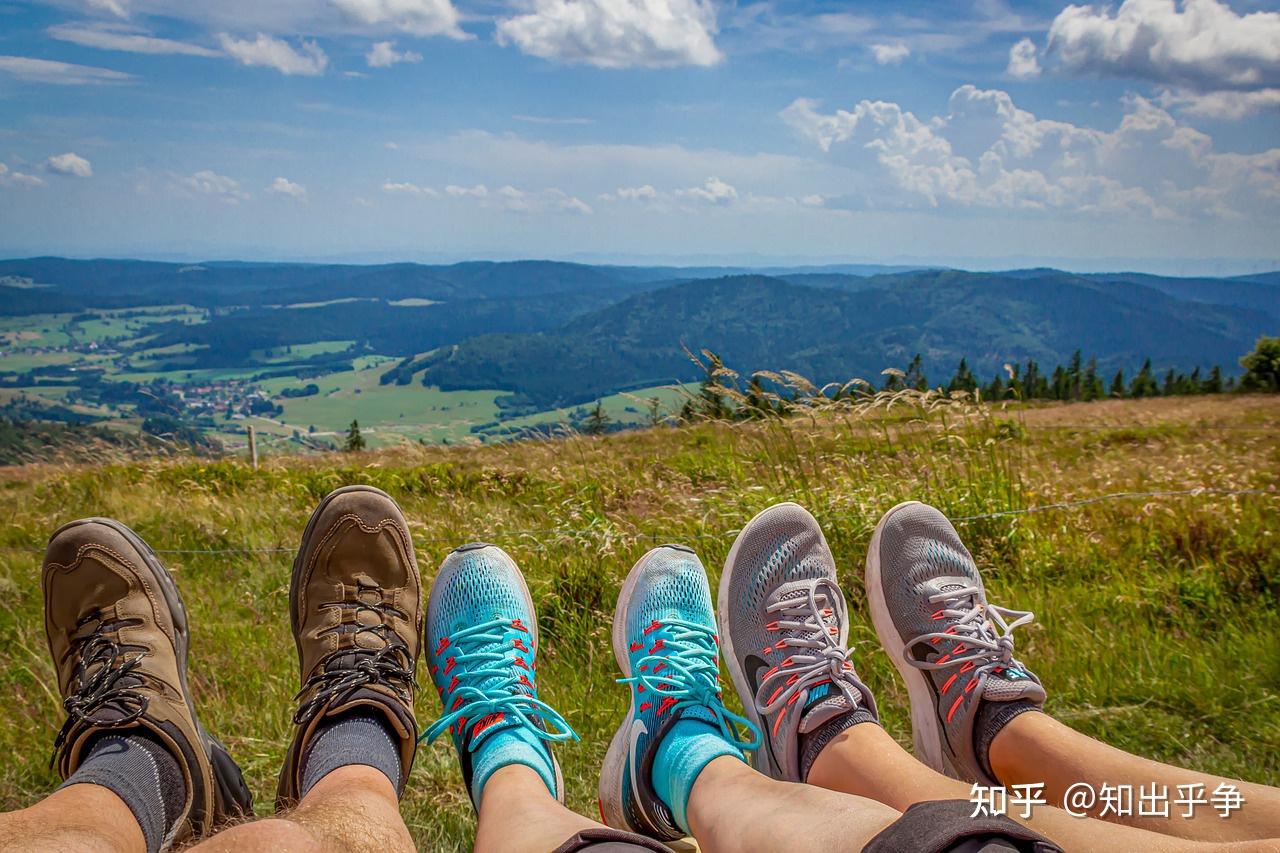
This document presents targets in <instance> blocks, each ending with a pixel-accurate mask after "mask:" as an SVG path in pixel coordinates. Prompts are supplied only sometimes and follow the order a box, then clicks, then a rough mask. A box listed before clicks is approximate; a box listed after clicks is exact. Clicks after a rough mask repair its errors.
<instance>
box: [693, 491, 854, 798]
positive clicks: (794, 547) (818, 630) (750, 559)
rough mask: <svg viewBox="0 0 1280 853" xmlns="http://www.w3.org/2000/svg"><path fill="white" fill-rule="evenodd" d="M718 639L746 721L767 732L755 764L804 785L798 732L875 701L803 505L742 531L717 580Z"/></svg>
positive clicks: (762, 517) (823, 546)
mask: <svg viewBox="0 0 1280 853" xmlns="http://www.w3.org/2000/svg"><path fill="white" fill-rule="evenodd" d="M717 616H718V618H719V622H720V632H721V645H722V647H723V650H724V658H725V662H726V663H727V664H728V666H729V673H730V674H731V675H732V676H733V683H734V686H735V687H737V689H738V696H739V698H741V700H742V705H743V708H744V709H745V710H746V712H747V717H748V718H749V719H750V720H751V721H752V722H753V723H755V724H756V726H757V727H759V729H760V730H761V732H763V736H764V746H762V747H761V748H760V749H758V750H756V752H755V756H754V764H755V766H756V769H758V770H759V771H760V772H761V773H764V774H765V775H767V776H771V777H773V778H775V779H782V780H786V781H791V782H803V781H804V779H803V775H804V768H803V767H802V764H803V756H802V755H801V743H800V741H801V737H800V736H801V735H806V734H809V733H811V732H814V731H815V730H816V729H817V728H818V727H820V726H821V725H822V724H823V723H826V722H827V721H829V720H831V719H833V718H835V717H838V716H839V715H841V714H845V713H849V712H851V711H856V710H858V709H863V710H864V711H865V712H866V713H865V715H864V716H866V717H867V718H868V719H878V717H877V715H876V703H875V699H874V698H872V696H871V691H870V690H868V689H867V686H866V685H865V684H863V683H862V681H861V680H860V679H859V678H858V674H857V672H856V671H855V670H854V667H853V662H852V661H851V660H850V659H849V658H850V651H849V649H848V648H846V646H847V643H848V639H849V619H848V613H847V611H846V609H845V601H844V595H843V594H841V592H840V587H839V586H838V585H837V582H836V565H835V560H834V558H832V556H831V549H830V548H829V547H827V540H826V539H825V538H824V537H823V535H822V529H821V528H820V527H819V526H818V522H817V520H816V519H814V517H813V516H812V515H810V514H809V513H808V511H806V510H805V509H804V508H803V507H801V506H799V505H797V504H793V503H782V504H777V505H776V506H772V507H769V508H768V509H766V510H765V511H764V512H762V513H760V514H759V515H757V516H756V517H755V518H753V519H751V521H750V522H748V524H747V526H746V527H744V528H743V529H742V532H741V533H739V534H738V538H737V539H736V540H735V541H734V543H733V547H732V548H731V549H730V550H729V556H728V558H727V559H726V560H725V565H724V574H722V575H721V576H720V593H719V601H718V606H717Z"/></svg>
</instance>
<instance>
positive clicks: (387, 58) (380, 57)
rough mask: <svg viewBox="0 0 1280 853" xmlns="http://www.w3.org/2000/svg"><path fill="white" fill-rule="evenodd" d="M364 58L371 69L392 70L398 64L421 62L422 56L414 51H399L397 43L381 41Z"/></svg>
mask: <svg viewBox="0 0 1280 853" xmlns="http://www.w3.org/2000/svg"><path fill="white" fill-rule="evenodd" d="M364 58H365V61H366V62H368V63H369V67H370V68H390V67H391V66H392V65H395V64H396V63H397V62H421V61H422V54H420V53H414V52H413V51H412V50H406V51H398V50H396V45H395V42H390V41H380V42H377V43H376V44H374V46H373V47H371V48H370V49H369V52H368V53H366V54H365V57H364Z"/></svg>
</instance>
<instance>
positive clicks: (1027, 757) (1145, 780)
mask: <svg viewBox="0 0 1280 853" xmlns="http://www.w3.org/2000/svg"><path fill="white" fill-rule="evenodd" d="M989 758H990V760H991V768H992V769H993V770H994V771H995V772H996V775H997V777H998V778H999V779H1000V780H1001V781H1002V782H1004V783H1005V784H1006V785H1019V784H1030V783H1038V782H1043V783H1044V784H1045V799H1047V800H1049V802H1056V803H1061V802H1062V801H1063V797H1064V796H1065V795H1066V792H1067V790H1068V789H1069V788H1070V787H1071V786H1072V785H1074V784H1076V783H1081V782H1083V783H1088V784H1089V785H1090V786H1092V788H1093V789H1094V790H1095V791H1096V790H1098V789H1100V788H1101V786H1102V785H1103V784H1107V785H1110V786H1113V787H1115V786H1120V785H1129V786H1132V789H1133V806H1132V811H1133V812H1134V816H1131V817H1125V816H1117V815H1115V814H1114V813H1108V814H1107V815H1106V817H1105V818H1104V819H1105V820H1108V821H1115V822H1116V823H1123V824H1127V825H1129V826H1137V827H1142V828H1143V829H1150V830H1154V831H1156V832H1162V833H1165V834H1166V835H1175V836H1178V837H1181V838H1193V839H1200V840H1205V841H1246V840H1249V839H1258V838H1277V837H1280V789H1277V788H1269V787H1267V786H1265V785H1257V784H1254V783H1251V782H1240V781H1236V780H1233V779H1224V778H1222V777H1220V776H1211V775H1209V774H1207V773H1196V772H1194V771H1191V770H1184V769H1182V768H1179V767H1170V766H1169V765H1167V764H1161V763H1160V762H1158V761H1151V760H1149V759H1146V758H1139V757H1138V756H1136V755H1130V754H1129V753H1127V752H1123V751H1121V750H1119V749H1116V748H1115V747H1111V746H1107V745H1106V744H1105V743H1101V742H1100V741H1096V740H1094V739H1093V738H1091V737H1089V736H1088V735H1084V734H1081V733H1080V732H1077V731H1076V730H1075V729H1072V728H1070V727H1069V726H1065V725H1063V724H1062V723H1060V722H1058V721H1057V720H1055V719H1053V718H1052V717H1050V716H1049V715H1047V714H1021V715H1019V716H1017V717H1015V718H1014V719H1013V720H1012V721H1011V722H1010V723H1009V725H1007V726H1005V727H1004V728H1003V729H1002V730H1001V731H1000V733H999V734H998V735H996V737H995V740H994V741H992V744H991V752H990V754H989ZM1220 784H1221V785H1233V786H1235V788H1236V789H1237V790H1239V792H1240V794H1241V795H1242V796H1243V797H1244V803H1243V805H1242V806H1241V807H1240V809H1239V810H1238V811H1235V812H1233V813H1232V814H1231V816H1230V817H1229V818H1226V819H1224V818H1222V817H1221V816H1220V814H1219V812H1218V811H1217V810H1215V809H1214V808H1213V799H1212V798H1213V792H1214V790H1215V789H1216V788H1217V787H1218V785H1220ZM1157 785H1163V786H1166V787H1167V789H1168V802H1169V814H1170V817H1167V818H1166V817H1137V816H1136V814H1137V809H1138V795H1139V789H1140V788H1145V789H1147V790H1148V791H1151V790H1152V789H1154V787H1155V786H1157ZM1179 785H1203V786H1204V787H1203V789H1202V790H1201V791H1200V792H1199V796H1200V798H1202V799H1205V800H1208V801H1209V802H1208V803H1206V804H1203V805H1199V806H1197V807H1196V808H1195V809H1194V816H1193V817H1192V818H1184V817H1182V814H1183V812H1184V811H1185V810H1186V808H1187V807H1186V806H1184V805H1176V804H1175V802H1174V801H1175V800H1176V799H1178V798H1179V796H1188V795H1189V794H1188V795H1184V794H1183V792H1179V790H1178V787H1177V786H1179ZM1100 809H1101V804H1100V803H1099V804H1098V805H1096V806H1095V807H1094V808H1092V809H1089V810H1088V811H1089V813H1090V814H1093V815H1095V816H1098V813H1099V811H1100ZM1081 811H1083V809H1081Z"/></svg>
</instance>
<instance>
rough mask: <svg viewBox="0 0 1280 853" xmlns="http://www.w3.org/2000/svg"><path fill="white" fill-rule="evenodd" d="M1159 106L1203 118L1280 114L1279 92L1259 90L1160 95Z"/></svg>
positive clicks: (1179, 92) (1185, 91)
mask: <svg viewBox="0 0 1280 853" xmlns="http://www.w3.org/2000/svg"><path fill="white" fill-rule="evenodd" d="M1158 100H1159V101H1160V105H1161V106H1163V107H1168V108H1171V109H1177V110H1179V111H1180V112H1184V113H1188V114H1190V115H1194V116H1202V117H1204V118H1216V119H1229V120H1232V121H1235V120H1239V119H1242V118H1245V117H1246V116H1250V115H1253V114H1254V113H1257V112H1262V111H1264V110H1272V111H1275V110H1280V88H1275V89H1258V90H1257V91H1256V92H1237V91H1222V92H1206V93H1203V94H1201V93H1198V92H1191V91H1188V90H1186V89H1178V90H1168V89H1166V90H1165V91H1163V92H1161V93H1160V96H1159V99H1158Z"/></svg>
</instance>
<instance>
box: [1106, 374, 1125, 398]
mask: <svg viewBox="0 0 1280 853" xmlns="http://www.w3.org/2000/svg"><path fill="white" fill-rule="evenodd" d="M1107 396H1108V397H1115V398H1116V399H1122V398H1123V397H1124V396H1125V393H1124V371H1123V370H1117V371H1116V378H1115V379H1112V380H1111V392H1110V393H1109V394H1108V395H1107Z"/></svg>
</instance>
